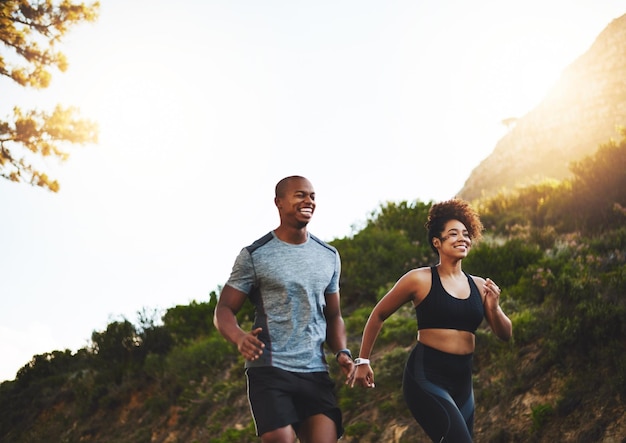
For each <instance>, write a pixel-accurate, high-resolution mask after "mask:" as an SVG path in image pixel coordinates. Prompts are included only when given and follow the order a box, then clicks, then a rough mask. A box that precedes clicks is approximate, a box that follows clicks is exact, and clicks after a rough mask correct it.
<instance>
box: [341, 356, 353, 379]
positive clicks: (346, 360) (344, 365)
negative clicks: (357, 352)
mask: <svg viewBox="0 0 626 443" xmlns="http://www.w3.org/2000/svg"><path fill="white" fill-rule="evenodd" d="M337 363H339V367H340V368H341V372H343V373H344V375H345V376H346V379H350V376H352V373H353V372H354V367H355V366H354V362H353V361H352V359H351V358H350V357H349V356H348V354H346V353H344V352H342V353H340V354H339V356H338V357H337Z"/></svg>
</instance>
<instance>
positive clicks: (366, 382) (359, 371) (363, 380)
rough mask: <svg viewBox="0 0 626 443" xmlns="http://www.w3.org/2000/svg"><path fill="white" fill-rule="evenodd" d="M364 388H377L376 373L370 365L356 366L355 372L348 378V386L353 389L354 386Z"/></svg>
mask: <svg viewBox="0 0 626 443" xmlns="http://www.w3.org/2000/svg"><path fill="white" fill-rule="evenodd" d="M355 383H356V384H357V386H361V387H363V388H375V387H376V385H375V384H374V371H372V367H371V366H370V364H369V363H365V364H360V365H355V366H354V371H353V372H352V373H351V374H350V375H349V376H348V379H347V380H346V384H349V385H350V387H351V388H354V384H355Z"/></svg>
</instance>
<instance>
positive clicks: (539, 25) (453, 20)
mask: <svg viewBox="0 0 626 443" xmlns="http://www.w3.org/2000/svg"><path fill="white" fill-rule="evenodd" d="M624 13H626V6H624V4H623V1H622V0H619V1H617V0H603V1H597V0H548V1H546V0H527V1H525V2H520V1H515V2H513V1H503V0H499V1H496V0H493V1H489V0H477V1H473V2H467V1H462V0H421V1H418V0H412V1H396V0H386V1H364V0H358V1H357V0H333V1H327V0H317V1H309V2H304V1H280V2H279V1H258V0H245V1H244V0H233V1H226V0H220V1H213V0H196V1H192V0H179V1H176V2H172V1H171V0H170V1H163V0H133V1H128V0H101V16H100V19H99V20H98V21H97V22H96V23H94V24H89V25H84V26H81V27H80V28H78V29H75V30H74V31H72V32H71V33H70V34H68V35H67V37H66V38H65V40H64V41H63V43H62V45H61V49H62V50H63V52H64V53H65V54H66V55H67V56H68V58H69V63H70V67H69V70H68V71H67V72H65V73H56V74H55V76H54V80H53V83H52V85H51V86H50V88H48V89H46V90H44V91H29V90H24V89H23V88H18V87H16V86H14V85H12V84H11V83H10V82H9V81H7V80H5V79H0V88H1V89H0V90H1V91H2V100H1V102H0V113H1V114H2V115H3V116H4V115H6V114H7V113H8V112H9V110H10V109H11V108H12V107H13V106H14V105H19V106H20V107H22V108H23V109H30V108H35V107H37V108H40V109H52V107H53V106H54V105H55V104H57V103H60V104H63V105H66V106H69V105H72V106H77V107H78V108H80V110H81V114H82V115H83V116H84V117H88V118H91V119H93V120H96V121H98V122H99V125H100V142H99V144H98V145H94V146H88V147H84V148H77V149H73V150H72V155H71V157H70V159H69V160H68V161H67V162H65V163H63V164H61V165H59V164H58V163H57V162H55V161H51V160H46V162H45V165H46V168H47V169H48V170H49V171H50V172H51V175H53V176H54V177H56V178H58V179H59V181H60V183H61V190H60V192H59V193H58V194H53V193H50V192H47V191H44V190H42V189H35V188H31V187H29V186H27V185H23V184H14V183H9V182H7V181H5V180H3V181H0V211H1V215H2V217H0V227H1V229H0V273H1V275H0V300H1V303H2V305H1V307H0V380H6V379H13V378H14V377H15V374H16V372H17V370H18V369H19V368H21V367H22V366H24V365H25V364H26V363H27V362H28V361H29V360H30V359H31V357H32V356H33V355H35V354H42V353H45V352H51V351H53V350H64V349H71V350H76V349H78V348H82V347H85V346H87V345H88V342H89V339H90V337H91V333H92V331H93V330H98V331H101V330H104V329H105V328H106V325H107V324H108V323H110V322H111V321H113V320H119V319H121V317H122V316H124V317H126V318H128V319H129V320H130V321H132V322H133V323H136V319H137V315H136V313H137V312H138V311H140V310H142V309H144V308H146V309H148V310H149V311H151V310H154V309H157V310H161V311H162V310H165V309H167V308H170V307H173V306H175V305H178V304H188V303H189V302H190V301H192V300H197V301H205V300H207V298H208V294H209V292H210V291H212V290H215V289H216V288H217V287H218V285H221V284H223V283H224V282H225V280H226V279H227V277H228V274H229V272H230V267H231V265H232V263H233V261H234V258H235V256H236V254H237V253H238V252H239V250H240V249H241V248H242V247H243V246H245V245H247V244H249V243H251V242H252V241H253V240H255V239H256V238H258V237H260V236H261V235H263V234H265V233H266V232H268V231H269V230H271V229H273V228H275V227H276V226H277V225H278V216H277V212H276V209H275V207H274V205H273V188H274V185H275V183H276V182H277V181H278V180H279V179H280V178H282V177H284V176H286V175H292V174H300V175H305V176H307V177H308V178H309V179H310V180H311V181H312V183H313V185H314V186H315V188H316V191H317V203H318V207H317V210H316V213H315V216H314V219H313V221H312V222H311V224H310V226H309V227H310V231H311V232H313V233H315V234H317V235H318V236H320V237H321V238H323V239H325V240H328V241H330V240H332V239H334V238H337V237H344V236H347V235H350V234H351V233H352V232H354V231H353V230H354V227H358V226H360V225H361V224H362V223H363V222H364V221H365V219H366V218H367V216H368V215H369V214H370V213H371V212H372V211H374V210H376V209H377V208H378V207H379V206H380V204H382V203H385V202H387V201H402V200H409V201H413V200H421V201H430V200H442V199H447V198H451V197H453V196H454V195H455V193H456V192H458V191H459V190H460V189H461V188H462V187H463V184H464V182H465V180H466V179H467V178H468V176H469V174H470V173H471V171H472V170H473V169H474V168H476V167H477V166H478V164H479V163H480V162H481V161H482V160H483V159H484V158H485V157H487V156H488V155H489V154H490V153H491V152H492V150H493V148H494V147H495V144H496V143H497V141H498V139H499V138H500V137H501V136H502V135H503V134H504V131H505V128H504V126H503V125H502V124H501V121H502V120H503V119H505V118H508V117H521V116H523V115H524V114H525V113H526V112H528V111H529V110H530V109H532V108H533V107H534V106H535V105H537V104H538V103H539V101H540V100H541V99H542V97H543V96H544V94H545V93H546V91H547V90H548V89H549V87H550V86H551V85H552V84H553V83H554V82H555V81H556V80H557V79H558V77H559V75H560V73H561V72H562V70H563V69H564V68H565V67H566V66H567V65H569V64H570V63H571V62H573V61H574V60H575V59H576V58H577V57H578V56H580V55H582V53H584V52H585V51H586V50H587V49H588V48H589V47H590V46H591V44H592V43H593V41H594V40H595V38H596V37H597V35H598V34H599V33H600V32H601V31H602V30H603V29H604V28H605V27H606V26H607V25H608V24H609V23H610V22H611V21H612V20H613V19H615V18H617V17H619V16H621V15H623V14H624ZM0 50H1V49H0Z"/></svg>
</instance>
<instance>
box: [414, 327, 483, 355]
mask: <svg viewBox="0 0 626 443" xmlns="http://www.w3.org/2000/svg"><path fill="white" fill-rule="evenodd" d="M417 340H418V341H419V342H420V343H422V344H424V345H426V346H429V347H431V348H435V349H437V350H439V351H443V352H447V353H448V354H456V355H467V354H471V353H472V352H474V347H475V345H476V339H475V337H474V334H472V333H471V332H468V331H458V330H456V329H422V330H420V331H418V332H417Z"/></svg>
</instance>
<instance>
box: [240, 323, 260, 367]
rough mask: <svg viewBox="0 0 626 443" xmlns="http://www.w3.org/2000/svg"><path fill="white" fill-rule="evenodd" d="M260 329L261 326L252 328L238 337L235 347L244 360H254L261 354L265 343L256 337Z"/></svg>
mask: <svg viewBox="0 0 626 443" xmlns="http://www.w3.org/2000/svg"><path fill="white" fill-rule="evenodd" d="M262 330H263V329H261V328H256V329H253V330H252V331H250V332H248V333H247V334H245V335H242V336H241V338H240V339H239V342H238V343H237V349H238V350H239V353H240V354H241V355H242V356H243V358H245V359H246V360H256V359H257V358H259V357H260V356H261V354H263V348H265V344H264V343H263V342H262V341H261V340H259V339H258V338H257V336H258V335H259V334H260V333H261V331H262Z"/></svg>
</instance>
